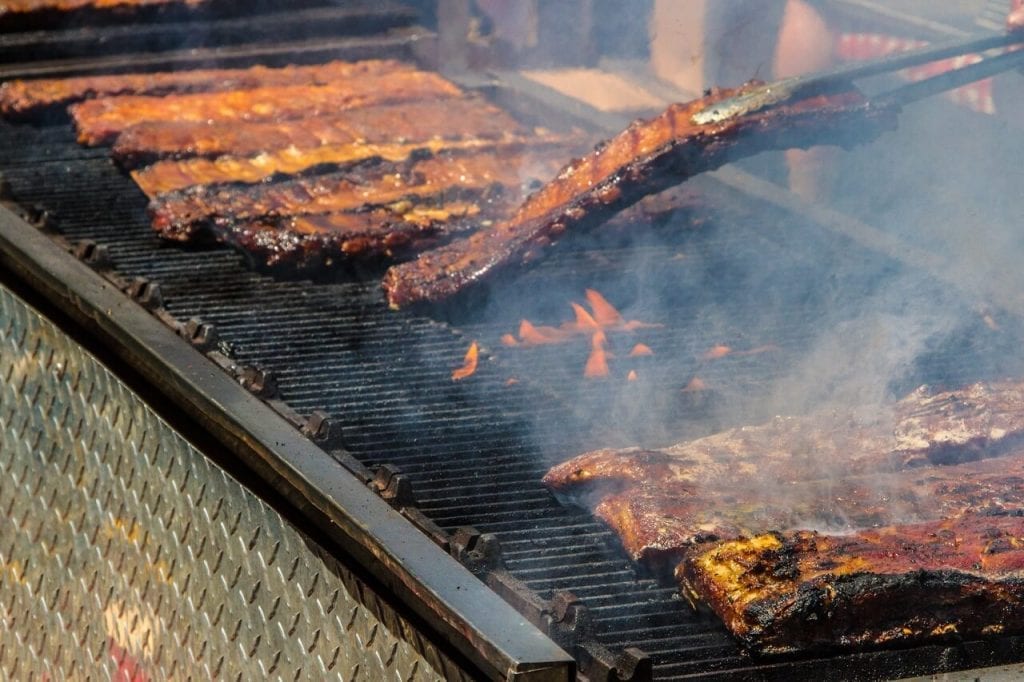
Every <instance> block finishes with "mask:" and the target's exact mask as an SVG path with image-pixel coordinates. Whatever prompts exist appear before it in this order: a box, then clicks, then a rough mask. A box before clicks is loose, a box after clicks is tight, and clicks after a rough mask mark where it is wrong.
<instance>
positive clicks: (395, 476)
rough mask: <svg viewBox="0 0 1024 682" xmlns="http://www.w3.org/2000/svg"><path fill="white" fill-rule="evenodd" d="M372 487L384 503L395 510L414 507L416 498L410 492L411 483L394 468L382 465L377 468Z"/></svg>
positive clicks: (389, 465)
mask: <svg viewBox="0 0 1024 682" xmlns="http://www.w3.org/2000/svg"><path fill="white" fill-rule="evenodd" d="M372 487H373V489H374V490H376V491H377V493H378V494H379V495H380V496H381V498H382V499H383V500H384V501H385V502H387V503H388V504H390V505H391V506H392V507H394V508H396V509H401V508H402V507H415V506H416V496H415V495H414V494H413V492H412V481H410V480H409V477H408V476H406V475H405V474H403V473H402V470H401V469H399V468H398V467H396V466H392V465H391V464H384V465H381V466H379V467H377V472H376V474H375V475H374V477H373V482H372Z"/></svg>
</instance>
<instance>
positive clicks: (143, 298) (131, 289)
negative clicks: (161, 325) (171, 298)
mask: <svg viewBox="0 0 1024 682" xmlns="http://www.w3.org/2000/svg"><path fill="white" fill-rule="evenodd" d="M128 295H129V296H131V297H132V298H133V299H134V300H135V301H136V302H137V303H139V304H140V305H141V306H142V307H143V308H146V309H147V310H153V309H155V308H162V307H163V305H164V297H163V294H162V293H161V292H160V285H159V284H157V283H156V282H152V281H150V280H149V279H147V278H145V277H136V278H135V279H133V280H132V282H131V284H129V285H128Z"/></svg>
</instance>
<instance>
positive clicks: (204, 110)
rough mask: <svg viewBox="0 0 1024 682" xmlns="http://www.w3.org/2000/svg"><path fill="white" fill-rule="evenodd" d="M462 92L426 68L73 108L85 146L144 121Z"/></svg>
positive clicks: (325, 111) (288, 111)
mask: <svg viewBox="0 0 1024 682" xmlns="http://www.w3.org/2000/svg"><path fill="white" fill-rule="evenodd" d="M461 94H462V91H461V90H460V89H459V88H458V87H456V86H455V85H454V84H453V83H451V82H450V81H448V80H445V79H444V78H442V77H441V76H438V75H437V74H434V73H428V72H425V71H397V72H395V73H385V74H366V75H364V76H353V77H352V78H347V79H335V80H333V81H332V82H331V83H330V84H329V85H290V86H287V85H282V86H265V87H260V88H254V89H252V90H232V91H228V92H201V93H190V94H174V95H167V96H166V97H152V96H147V95H124V96H120V97H106V98H102V99H95V100H89V101H86V102H79V103H78V104H74V105H72V106H71V108H70V112H71V116H72V118H73V119H74V121H75V125H76V127H77V129H78V139H79V141H80V142H82V143H83V144H88V145H97V144H105V143H110V142H113V141H114V139H115V138H116V137H117V135H119V134H120V133H121V132H122V131H124V130H125V129H127V128H129V127H130V126H133V125H136V124H138V123H142V122H145V121H192V122H201V121H207V120H212V119H215V120H219V121H269V120H284V119H290V118H308V117H311V116H321V115H329V114H332V113H334V112H336V111H339V110H343V109H353V108H356V107H365V106H371V105H376V104H386V103H389V102H412V101H416V100H423V99H443V98H449V97H458V96H460V95H461Z"/></svg>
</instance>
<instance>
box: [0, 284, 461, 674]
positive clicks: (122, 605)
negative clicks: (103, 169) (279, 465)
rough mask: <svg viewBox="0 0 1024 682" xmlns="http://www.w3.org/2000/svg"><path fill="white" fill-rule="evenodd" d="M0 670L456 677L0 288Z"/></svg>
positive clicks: (348, 578)
mask: <svg viewBox="0 0 1024 682" xmlns="http://www.w3.org/2000/svg"><path fill="white" fill-rule="evenodd" d="M0 384H2V385H0V518H2V521H0V678H2V679H40V678H41V679H85V678H91V679H186V678H198V679H237V680H252V679H287V680H297V679H317V680H319V679H338V680H353V679H365V680H385V679H391V680H430V679H458V678H460V677H462V673H461V672H460V671H459V670H458V669H457V668H456V667H455V666H454V664H453V663H452V662H451V661H450V660H449V659H447V658H446V657H445V656H443V655H442V654H441V653H440V652H438V651H437V650H436V648H435V647H433V646H432V645H431V644H430V643H429V642H427V641H425V640H424V638H423V637H422V635H421V634H420V633H417V632H416V631H415V630H414V629H413V627H412V626H411V625H410V624H409V623H408V622H407V621H405V620H404V619H403V618H401V617H400V616H398V615H397V614H396V613H395V612H394V611H393V610H391V609H390V608H389V607H388V606H387V605H385V604H383V603H382V602H381V601H380V600H379V599H378V598H377V595H375V594H374V593H373V592H372V591H371V590H370V589H369V588H368V587H367V586H366V585H365V584H364V583H362V582H360V581H358V580H357V579H356V577H355V576H353V575H352V573H350V572H349V571H347V570H346V569H345V568H344V567H343V566H341V565H339V564H338V563H337V562H336V561H334V560H332V559H331V558H330V557H327V556H325V555H324V554H323V552H322V551H320V550H319V549H317V548H316V547H315V546H313V545H311V544H310V543H309V542H308V541H307V540H306V539H305V538H304V537H303V536H302V535H301V534H300V533H299V532H298V531H297V530H296V529H294V528H293V527H291V526H289V525H288V524H287V522H286V521H285V520H283V519H282V518H281V517H280V516H279V515H278V514H277V513H276V512H274V511H273V510H272V509H270V508H269V507H268V506H267V505H266V504H264V503H263V502H261V501H260V500H259V499H257V498H256V497H255V496H254V495H252V494H251V493H249V492H248V491H247V490H245V489H244V488H243V487H242V486H241V485H240V484H239V483H238V482H236V481H235V480H233V479H232V478H230V477H229V476H227V475H226V474H225V473H224V471H223V470H221V469H220V468H218V467H217V466H216V465H214V464H213V463H211V462H210V461H209V460H207V459H206V458H205V457H204V456H203V455H202V454H201V453H200V452H198V451H197V450H195V449H194V448H193V447H192V446H191V445H189V444H188V443H187V442H186V441H185V440H184V439H183V438H182V437H181V436H180V435H179V434H177V433H176V432H175V431H174V430H172V429H171V428H170V427H169V426H168V425H167V424H165V423H164V422H163V421H161V420H160V419H159V418H158V417H157V416H156V415H155V414H154V413H153V412H152V411H151V410H150V409H149V408H148V407H147V406H146V405H145V404H144V403H143V402H142V401H141V400H140V399H139V398H138V397H137V396H136V395H134V394H133V393H132V392H131V391H130V390H128V389H127V388H126V387H125V386H124V385H123V384H121V383H120V382H119V381H118V380H117V378H116V377H114V376H113V375H112V374H111V373H110V372H109V371H107V370H106V369H105V368H104V367H102V366H101V365H100V364H99V363H98V362H97V361H96V360H95V359H94V358H92V357H91V356H90V355H88V354H87V353H86V352H84V351H83V350H82V349H81V348H80V347H78V346H77V345H76V344H75V343H74V342H73V341H71V340H70V339H69V338H68V337H66V336H65V335H64V334H63V333H62V332H60V331H59V330H57V329H56V328H55V327H54V326H53V325H52V324H51V323H49V322H48V321H46V320H44V319H42V318H41V317H40V316H39V315H38V314H36V313H35V312H34V311H32V310H31V309H29V308H28V307H27V306H25V305H24V304H23V303H22V302H21V301H20V300H18V299H17V298H15V297H14V296H13V294H11V293H10V292H9V291H8V290H6V289H3V288H0Z"/></svg>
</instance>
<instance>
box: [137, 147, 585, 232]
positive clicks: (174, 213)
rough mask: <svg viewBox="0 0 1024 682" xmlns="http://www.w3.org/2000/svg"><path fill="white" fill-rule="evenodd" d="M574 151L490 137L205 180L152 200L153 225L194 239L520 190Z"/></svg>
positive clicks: (546, 174)
mask: <svg viewBox="0 0 1024 682" xmlns="http://www.w3.org/2000/svg"><path fill="white" fill-rule="evenodd" d="M567 153H568V152H567V151H566V148H565V147H563V146H561V145H558V144H552V145H548V144H545V143H540V142H538V143H535V144H531V145H525V144H523V143H521V142H517V143H515V144H512V145H501V144H495V143H492V144H491V145H490V147H489V148H488V149H486V150H483V151H478V152H472V153H465V154H456V153H450V152H449V153H446V154H438V155H436V156H432V157H429V158H425V159H421V160H418V161H413V162H411V163H409V164H394V163H388V162H382V163H374V164H368V165H364V166H359V167H355V168H352V169H349V170H346V171H340V172H335V173H327V174H323V175H315V176H310V177H305V178H295V179H292V180H287V181H283V182H275V183H263V184H257V185H243V184H230V185H200V186H197V187H192V188H189V189H186V190H182V191H176V192H169V193H167V194H163V195H160V196H159V197H157V198H156V199H154V200H153V201H152V202H150V206H149V212H150V216H151V217H152V219H153V227H154V229H156V230H157V231H158V232H159V233H160V234H161V236H163V237H165V238H168V239H175V240H188V239H191V238H193V237H194V236H195V235H196V234H197V231H198V230H202V229H204V228H205V227H209V226H210V225H211V224H212V221H214V220H218V219H220V220H225V219H227V220H233V221H251V220H255V219H274V218H281V217H287V216H297V215H310V214H324V213H332V212H340V211H353V210H356V209H360V208H367V207H373V206H384V205H388V204H392V203H394V202H399V201H403V200H408V199H414V200H416V201H417V203H419V202H420V201H421V200H423V199H425V198H428V197H435V196H437V197H446V198H447V199H448V200H460V199H467V198H468V199H475V198H478V197H481V196H483V195H485V194H486V193H488V192H490V191H493V190H495V189H499V188H500V189H503V190H504V191H505V192H506V193H508V192H511V194H510V195H511V196H513V197H516V198H518V197H520V196H521V193H520V192H521V190H520V186H521V185H522V183H524V182H529V181H531V180H532V179H537V180H545V179H547V178H550V177H551V175H552V174H553V173H554V172H555V169H557V167H558V165H559V164H560V163H561V160H562V159H564V158H565V155H566V154H567Z"/></svg>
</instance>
